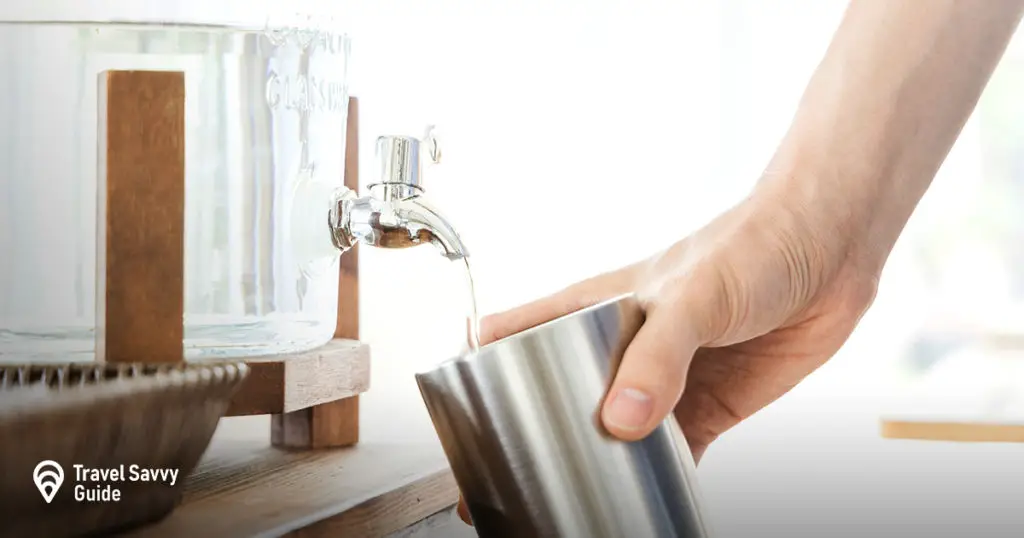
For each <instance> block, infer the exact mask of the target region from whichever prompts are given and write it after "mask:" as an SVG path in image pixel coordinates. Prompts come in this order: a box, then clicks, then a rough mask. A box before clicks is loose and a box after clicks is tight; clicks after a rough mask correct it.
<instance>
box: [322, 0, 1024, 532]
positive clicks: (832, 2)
mask: <svg viewBox="0 0 1024 538" xmlns="http://www.w3.org/2000/svg"><path fill="white" fill-rule="evenodd" d="M844 6H845V2H844V1H841V0H776V1H771V2H763V1H761V2H758V1H752V0H747V1H744V0H734V1H721V2H712V1H697V0H691V1H682V0H680V1H673V2H669V1H655V0H605V1H603V2H582V1H577V2H573V1H569V0H558V1H554V0H548V1H546V2H537V1H520V2H501V3H498V2H459V1H455V0H447V1H441V0H434V1H431V2H372V3H355V4H352V3H347V4H345V9H346V10H347V11H345V12H344V17H345V19H346V20H347V22H348V24H349V26H350V28H351V34H352V36H353V39H354V41H353V49H352V50H353V60H352V70H351V77H352V78H351V81H352V92H353V94H354V95H357V96H358V97H359V98H360V100H361V103H362V108H361V118H362V123H361V128H362V132H363V137H362V140H361V143H362V159H363V178H362V181H363V184H364V185H365V184H366V183H367V182H368V181H370V180H371V179H372V173H373V167H372V164H373V161H372V157H373V154H372V139H373V137H375V136H376V135H377V134H383V133H385V132H407V133H409V134H418V133H419V132H420V130H421V129H422V126H423V125H424V124H425V123H427V122H435V123H437V124H438V126H439V128H440V129H441V130H442V132H443V134H444V135H445V140H444V142H445V144H446V147H445V162H444V163H443V164H442V165H441V166H439V167H437V168H436V169H434V170H431V171H430V176H429V177H428V181H429V182H430V184H429V187H428V194H429V195H430V196H432V197H433V198H434V200H435V202H436V203H437V204H439V205H440V206H441V207H442V208H444V209H445V210H446V211H447V212H448V213H449V214H450V216H451V218H452V219H453V220H454V221H455V222H456V224H457V226H458V227H459V229H460V230H461V233H462V235H463V238H464V239H465V241H466V242H467V243H468V245H469V248H470V249H471V251H472V254H473V256H472V261H473V264H474V276H475V277H476V280H477V291H478V296H477V297H478V301H479V306H480V309H481V311H482V312H492V311H496V310H500V309H504V308H509V307H512V306H515V305H517V304H520V303H522V302H525V301H528V300H531V299H534V298H537V297H539V296H541V295H543V294H546V293H549V292H552V291H555V290H557V289H559V288H561V287H563V286H565V285H568V284H570V283H572V282H574V281H575V280H578V279H581V278H584V277H587V276H590V275H593V274H595V273H597V272H600V271H603V270H607V269H611V268H614V267H617V266H620V265H623V264H626V263H628V262H631V261H634V260H635V259H637V258H640V257H642V256H646V255H648V254H650V253H652V252H653V251H655V250H657V249H660V248H663V247H665V246H666V245H668V244H669V243H670V242H672V241H674V240H676V239H678V238H680V237H682V236H683V235H684V234H686V233H687V232H688V231H691V230H693V229H694V228H696V227H698V226H700V225H701V224H703V223H704V222H706V221H707V220H708V219H709V218H711V217H712V216H714V215H715V214H717V213H718V212H720V211H722V210H723V209H725V208H726V207H727V206H729V205H730V204H732V203H735V202H736V201H737V200H739V198H740V197H741V196H743V194H744V193H745V192H746V190H747V189H748V188H749V187H750V185H751V184H752V182H753V181H755V180H756V179H757V176H758V173H759V171H760V170H761V168H762V166H763V165H764V164H765V162H766V160H767V159H768V157H769V156H770V154H771V152H772V151H773V149H774V146H775V144H776V142H777V140H778V138H779V137H780V136H781V134H782V132H783V131H784V130H785V129H786V127H787V124H788V121H789V118H790V115H791V114H792V113H793V110H794V107H795V105H796V103H797V100H798V99H799V97H800V93H801V91H802V88H803V86H804V84H805V82H806V81H807V79H808V77H809V76H810V74H811V71H812V70H813V68H814V66H815V65H816V63H817V61H818V60H819V59H820V56H821V54H822V53H823V51H824V48H825V46H826V45H827V42H828V39H829V38H830V36H831V33H832V31H833V29H834V28H835V25H836V24H837V23H838V21H839V17H840V15H841V14H842V9H843V8H844ZM336 9H338V10H339V12H340V8H336ZM1017 41H1018V42H1017V43H1016V44H1015V49H1014V51H1013V52H1011V54H1016V55H1020V54H1021V53H1022V50H1021V49H1022V48H1024V47H1021V43H1020V41H1021V40H1020V39H1018V40H1017ZM1021 121H1024V118H1021ZM978 135H979V133H978V130H977V126H976V125H975V122H974V121H973V120H972V122H971V124H970V125H968V127H967V129H966V130H965V132H964V134H963V137H962V138H961V140H960V142H959V143H958V144H957V147H956V149H955V150H954V152H953V154H952V155H951V156H950V158H949V159H948V161H947V163H946V166H944V168H943V171H942V172H941V174H940V176H939V178H938V179H937V181H936V185H935V187H934V188H933V190H932V191H931V192H930V193H929V195H928V196H927V198H926V200H925V202H924V203H923V204H922V206H921V208H920V211H919V212H918V214H917V215H915V217H914V220H913V221H912V223H911V225H910V228H909V230H908V234H907V236H906V237H905V238H904V240H903V241H901V244H900V245H899V246H898V248H897V251H896V252H895V253H894V255H893V257H892V261H891V263H890V266H889V268H888V270H887V273H886V275H885V277H884V279H883V282H882V289H881V291H880V295H879V297H878V300H877V302H876V306H875V308H874V309H873V310H872V311H871V312H870V313H869V315H868V316H867V317H866V318H865V319H864V321H863V323H862V325H861V327H860V329H859V330H858V331H857V332H856V333H855V335H854V336H853V338H852V339H851V341H850V343H849V344H848V345H847V346H846V348H845V349H844V350H843V351H842V352H841V353H840V355H839V356H837V357H836V358H835V359H834V360H833V361H832V363H830V364H829V365H828V366H827V367H825V368H823V369H822V370H821V371H819V372H818V373H816V374H815V375H813V376H812V377H811V378H809V379H808V380H807V381H806V382H805V383H803V384H802V385H801V386H800V387H799V388H798V389H796V390H795V391H793V393H791V394H790V395H789V396H787V397H785V398H783V399H782V400H780V401H779V402H778V403H776V404H775V405H773V406H771V407H770V408H768V409H766V410H765V411H764V412H762V413H760V414H759V415H757V416H756V417H755V418H753V419H751V420H749V421H748V422H747V423H745V424H743V425H742V426H741V427H739V428H737V429H736V430H735V431H734V432H732V433H730V434H729V435H727V436H726V437H724V438H723V439H721V440H720V441H719V442H718V443H717V444H716V446H714V447H713V448H712V450H711V451H710V452H709V453H708V454H707V456H706V458H705V460H704V462H703V463H702V465H701V475H702V480H703V486H704V489H705V495H706V496H707V498H708V504H709V509H710V512H711V515H712V518H713V519H714V523H715V525H716V526H717V527H718V528H719V529H720V530H721V531H723V534H724V535H726V536H728V535H744V536H745V535H750V534H751V532H752V531H755V530H757V529H761V531H762V532H767V531H768V530H771V531H774V532H777V533H780V534H782V533H784V532H788V533H790V535H791V536H796V535H801V536H802V535H807V536H816V535H828V534H830V533H829V531H828V530H826V529H832V531H833V532H832V533H831V534H833V535H835V531H836V530H837V529H840V528H852V527H853V526H856V527H857V528H861V529H862V530H864V531H865V532H868V531H869V529H870V528H871V527H872V525H884V529H885V530H888V531H891V530H892V528H893V527H891V525H894V524H906V525H910V526H908V527H904V528H903V531H901V534H902V532H906V533H907V535H913V534H915V533H914V532H913V531H915V530H923V529H924V528H926V527H927V528H929V529H930V530H932V531H934V530H935V529H933V528H931V527H930V523H928V522H938V523H943V522H945V523H949V524H954V523H965V522H967V521H971V522H974V523H978V524H980V523H981V522H987V523H988V524H992V525H1000V524H1006V523H1008V522H1014V523H1016V524H1024V516H1021V514H1020V512H1019V509H1018V508H1017V507H1019V500H1018V501H1014V500H1013V499H1014V498H1016V499H1020V498H1024V480H1022V478H1024V460H1022V459H1021V455H1020V450H1019V447H1012V446H1010V447H1008V446H978V445H971V446H960V445H953V444H950V445H946V444H941V443H911V442H896V441H884V440H881V439H880V438H879V437H878V413H879V412H880V411H881V410H883V409H884V406H885V405H886V404H887V403H888V401H889V399H890V394H891V393H892V392H893V391H892V390H891V389H892V388H893V381H892V380H893V379H894V378H893V376H892V375H891V374H892V371H893V370H894V369H895V366H894V365H895V364H896V360H897V359H898V358H899V357H900V354H901V353H903V352H904V350H905V348H906V345H907V343H908V341H909V339H910V337H911V336H912V334H913V332H914V330H915V329H916V328H917V326H918V325H919V324H920V323H921V322H922V320H923V319H924V316H925V314H927V311H928V310H929V309H930V308H931V306H930V305H931V303H930V302H929V298H930V294H929V290H928V289H927V288H924V287H923V286H922V285H921V284H920V277H919V275H918V273H917V272H916V269H915V266H914V260H913V259H912V257H911V255H910V250H911V249H910V247H909V246H908V242H911V241H913V240H914V237H915V234H917V233H918V231H921V230H927V229H928V228H929V227H930V226H931V225H932V224H933V223H934V222H936V221H937V220H941V219H949V218H953V217H955V215H956V209H957V207H959V205H960V204H959V201H962V200H964V199H965V197H970V196H971V194H972V192H973V190H972V189H974V186H975V185H976V184H977V182H978V179H979V177H980V175H981V173H982V171H981V168H980V150H981V146H980V144H981V141H980V138H979V136H978ZM968 269H969V270H979V271H980V270H981V269H979V268H978V267H973V268H970V267H969V268H968ZM361 270H362V275H363V276H362V297H363V305H364V306H363V313H362V315H363V318H362V323H363V327H364V338H365V339H366V340H367V341H369V342H370V343H371V344H372V345H373V346H374V349H375V350H376V351H375V353H376V354H377V355H378V356H387V357H389V359H388V360H389V362H388V363H382V362H381V361H377V362H375V363H374V376H378V377H377V378H378V379H379V378H380V377H381V376H405V375H409V372H410V371H411V370H410V369H412V368H423V367H427V366H429V365H430V364H431V363H432V362H434V361H437V360H439V359H442V358H446V357H447V356H448V355H449V354H450V353H452V352H454V351H457V349H458V346H459V345H460V343H461V339H462V337H463V336H462V334H463V333H462V332H461V331H462V328H463V323H462V318H463V317H464V316H465V315H466V311H467V306H466V301H467V300H466V296H465V292H464V286H463V285H462V280H461V274H460V273H459V269H458V267H456V266H453V265H451V264H448V263H447V262H446V261H444V260H443V259H442V258H441V257H440V256H438V255H437V253H436V252H434V251H431V250H430V249H429V248H427V247H424V248H423V250H419V249H415V251H405V252H385V251H373V250H369V249H364V250H362V267H361ZM996 276H998V275H996ZM993 278H994V277H993V275H991V274H987V273H975V274H974V276H973V277H971V276H970V275H969V276H968V277H965V279H964V280H963V281H962V282H961V285H960V287H959V288H958V289H959V290H960V291H961V292H962V295H965V296H974V295H976V294H975V293H974V291H976V290H974V288H973V287H976V286H979V285H980V283H985V282H992V281H993ZM965 506H970V509H969V510H968V509H965V508H964V507H965ZM819 523H820V524H824V525H827V526H826V527H819V526H817V524H819ZM882 529H883V527H877V528H876V529H875V530H882ZM953 530H955V529H954V528H953V527H949V528H947V531H950V532H952V531H953ZM963 532H966V533H967V534H973V532H971V531H970V529H968V530H964V529H963V528H961V529H960V530H958V531H956V532H954V533H953V534H951V535H956V534H959V533H963ZM823 533H824V534H823ZM754 534H758V533H757V532H754ZM762 535H764V536H768V535H771V534H762ZM881 535H886V536H887V535H889V533H887V532H882V534H881ZM978 535H979V536H982V535H991V534H986V533H985V532H983V531H979V533H978Z"/></svg>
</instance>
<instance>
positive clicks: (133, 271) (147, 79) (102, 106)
mask: <svg viewBox="0 0 1024 538" xmlns="http://www.w3.org/2000/svg"><path fill="white" fill-rule="evenodd" d="M98 110H99V133H98V135H99V136H98V141H99V144H100V147H99V173H98V183H99V185H98V186H99V200H98V202H99V203H98V209H99V214H98V219H97V222H98V223H99V226H98V229H97V244H96V247H97V258H98V260H97V261H98V263H97V277H98V278H97V287H98V290H97V291H98V293H97V297H96V299H97V300H96V324H97V338H96V359H97V360H98V361H108V362H161V363H168V362H179V361H183V360H184V349H183V344H182V341H183V336H184V334H183V333H184V326H183V323H184V321H183V315H184V300H185V299H184V295H185V294H184V278H183V273H184V267H185V264H184V257H185V75H184V73H181V72H168V71H162V72H161V71H107V72H105V73H101V74H100V80H99V109H98Z"/></svg>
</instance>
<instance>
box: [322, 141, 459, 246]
mask: <svg viewBox="0 0 1024 538" xmlns="http://www.w3.org/2000/svg"><path fill="white" fill-rule="evenodd" d="M376 154H377V159H378V162H379V166H380V180H379V181H378V182H376V183H374V184H372V185H370V187H369V191H370V192H369V194H368V195H364V196H359V195H358V194H357V193H356V192H354V191H352V190H351V189H347V188H342V189H340V190H339V191H338V192H337V193H336V195H335V198H334V201H333V203H332V204H331V211H330V216H329V224H330V227H331V237H332V238H333V241H334V246H335V247H337V248H338V249H340V250H341V251H342V252H344V251H346V250H348V249H350V248H352V247H353V246H354V245H355V244H356V243H363V244H365V245H369V246H373V247H380V248H409V247H415V246H418V245H422V244H426V243H429V244H432V245H434V246H435V247H437V248H439V249H440V250H441V253H442V254H443V255H444V256H445V257H446V258H448V259H450V260H458V259H462V258H465V257H466V256H468V255H469V252H468V251H467V250H466V247H465V245H464V244H463V243H462V239H461V238H459V234H458V233H457V232H456V231H455V228H454V227H452V225H451V223H450V222H449V221H448V219H447V218H445V217H444V216H443V215H442V214H441V213H440V212H439V211H438V210H437V209H436V208H434V206H433V205H432V204H430V203H429V202H428V201H427V200H426V199H425V198H424V196H423V194H424V189H423V164H424V159H425V158H426V159H429V162H431V163H433V164H437V163H439V162H440V160H441V149H440V144H439V142H438V140H437V137H436V136H435V134H434V128H433V126H430V127H428V128H427V132H426V134H425V135H424V137H423V138H422V139H420V138H415V137H408V136H381V137H379V138H377V145H376Z"/></svg>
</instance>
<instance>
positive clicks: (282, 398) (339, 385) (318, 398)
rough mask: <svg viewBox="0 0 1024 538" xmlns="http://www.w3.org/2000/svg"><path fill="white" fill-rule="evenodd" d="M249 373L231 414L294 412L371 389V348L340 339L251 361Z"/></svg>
mask: <svg viewBox="0 0 1024 538" xmlns="http://www.w3.org/2000/svg"><path fill="white" fill-rule="evenodd" d="M246 364H248V366H249V369H250V372H251V373H250V374H249V377H248V378H247V379H246V381H245V383H244V384H243V385H242V388H241V390H239V391H238V394H236V395H235V397H234V399H233V400H232V402H231V407H230V409H229V410H228V416H239V415H266V414H276V413H289V412H293V411H299V410H303V409H306V408H309V407H313V406H316V405H319V404H323V403H328V402H334V401H337V400H341V399H344V398H350V397H354V396H357V395H359V394H361V393H363V392H366V391H367V390H368V389H369V388H370V347H369V346H367V345H366V344H364V343H362V342H357V341H354V340H342V339H335V340H332V341H330V342H328V343H327V344H326V345H324V346H322V347H319V348H317V349H314V350H311V351H306V352H303V353H296V354H291V355H273V356H269V357H266V358H254V359H250V360H247V361H246Z"/></svg>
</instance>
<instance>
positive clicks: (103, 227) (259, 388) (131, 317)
mask: <svg viewBox="0 0 1024 538" xmlns="http://www.w3.org/2000/svg"><path fill="white" fill-rule="evenodd" d="M99 100H100V107H99V112H100V116H99V117H100V122H99V123H100V128H99V143H100V144H101V148H100V152H99V156H100V173H99V180H98V183H99V192H100V193H101V195H100V200H99V213H98V219H99V220H98V222H99V223H100V225H99V226H98V229H97V231H98V234H97V244H98V245H100V248H99V249H98V258H99V259H98V263H97V267H98V270H99V271H100V274H101V275H104V276H103V277H101V278H100V279H99V282H100V284H99V286H100V289H99V293H98V297H99V298H100V300H98V301H97V316H96V319H97V348H96V351H97V355H96V359H97V360H99V361H108V362H160V363H168V362H181V361H184V360H185V359H184V356H185V355H184V343H183V341H184V326H183V316H184V237H185V76H184V73H182V72H173V71H107V72H106V73H103V74H101V76H100V98H99ZM358 122H359V118H358V100H357V99H356V98H351V99H350V101H349V106H348V125H347V137H346V138H347V144H346V146H347V148H346V153H345V185H346V186H348V187H349V188H351V189H353V190H357V189H358V186H359V175H358V167H359V163H358V154H359V153H358V152H359V146H358V132H359V127H358ZM340 266H341V269H340V274H339V297H338V324H337V329H336V331H335V335H334V337H335V339H334V340H333V341H331V342H330V343H328V344H327V345H325V346H323V347H322V348H319V349H316V350H313V351H309V352H305V353H298V354H294V355H279V356H272V357H261V358H253V359H252V360H249V361H246V362H247V363H248V364H249V366H250V367H251V369H252V370H251V374H250V375H249V377H248V379H247V380H246V382H245V384H244V385H243V386H242V388H241V389H240V390H239V392H238V393H237V395H236V396H235V398H234V399H233V400H232V403H231V407H230V409H229V411H228V415H234V416H237V415H266V414H271V415H273V420H272V439H273V443H274V445H276V446H281V447H289V448H324V447H338V446H348V445H352V444H355V443H357V442H358V440H359V394H361V393H363V392H365V391H366V390H367V389H369V386H370V353H369V348H368V346H366V345H365V344H362V343H360V342H359V259H358V252H357V249H352V250H351V251H349V252H347V253H345V254H344V255H343V256H342V258H341V264H340Z"/></svg>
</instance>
